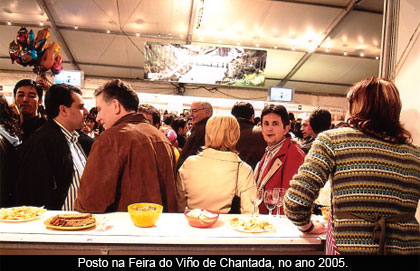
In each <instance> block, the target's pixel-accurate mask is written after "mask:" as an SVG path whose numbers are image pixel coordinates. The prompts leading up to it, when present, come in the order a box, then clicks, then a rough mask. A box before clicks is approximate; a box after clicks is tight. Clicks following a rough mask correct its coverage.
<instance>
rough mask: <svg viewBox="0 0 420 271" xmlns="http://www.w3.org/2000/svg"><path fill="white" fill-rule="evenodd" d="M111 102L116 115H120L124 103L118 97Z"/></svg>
mask: <svg viewBox="0 0 420 271" xmlns="http://www.w3.org/2000/svg"><path fill="white" fill-rule="evenodd" d="M111 103H112V108H113V109H114V113H115V114H116V115H119V114H120V113H121V106H122V105H121V104H120V102H119V101H118V100H117V99H113V100H112V101H111Z"/></svg>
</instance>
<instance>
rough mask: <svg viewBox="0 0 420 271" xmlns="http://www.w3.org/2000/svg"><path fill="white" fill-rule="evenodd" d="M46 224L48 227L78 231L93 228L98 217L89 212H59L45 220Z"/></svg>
mask: <svg viewBox="0 0 420 271" xmlns="http://www.w3.org/2000/svg"><path fill="white" fill-rule="evenodd" d="M44 224H45V226H47V228H48V229H54V230H61V231H78V230H84V229H89V228H92V227H93V226H95V225H96V219H95V216H93V215H92V214H89V213H71V214H59V215H56V216H53V217H50V218H49V219H47V220H45V222H44Z"/></svg>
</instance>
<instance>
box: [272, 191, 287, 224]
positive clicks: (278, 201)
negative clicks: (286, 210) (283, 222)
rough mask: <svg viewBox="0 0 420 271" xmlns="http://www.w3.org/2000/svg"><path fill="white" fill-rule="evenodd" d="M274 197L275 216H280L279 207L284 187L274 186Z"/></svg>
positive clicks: (281, 203)
mask: <svg viewBox="0 0 420 271" xmlns="http://www.w3.org/2000/svg"><path fill="white" fill-rule="evenodd" d="M273 193H274V197H275V198H276V199H277V217H280V207H281V206H282V205H283V198H284V194H285V193H286V189H284V188H278V187H277V188H274V189H273Z"/></svg>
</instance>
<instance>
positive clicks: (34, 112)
mask: <svg viewBox="0 0 420 271" xmlns="http://www.w3.org/2000/svg"><path fill="white" fill-rule="evenodd" d="M13 97H14V98H15V104H16V106H17V108H18V110H19V114H20V116H21V117H20V121H21V124H22V130H23V140H24V141H25V140H26V139H28V137H29V136H30V135H31V134H32V133H33V132H34V131H35V130H36V129H38V128H39V127H41V126H42V125H43V124H44V123H45V122H46V120H45V119H44V118H43V117H42V115H41V114H39V111H38V108H39V107H40V106H41V105H42V88H41V86H39V85H38V84H37V83H36V82H35V81H34V80H31V79H22V80H20V81H19V82H17V84H16V85H15V87H14V89H13Z"/></svg>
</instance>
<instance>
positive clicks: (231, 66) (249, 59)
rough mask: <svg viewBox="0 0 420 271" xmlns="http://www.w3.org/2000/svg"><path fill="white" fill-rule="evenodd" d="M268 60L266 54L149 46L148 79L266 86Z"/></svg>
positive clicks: (179, 45)
mask: <svg viewBox="0 0 420 271" xmlns="http://www.w3.org/2000/svg"><path fill="white" fill-rule="evenodd" d="M266 59H267V51H266V50H255V49H245V48H239V47H217V46H197V45H181V44H162V43H156V42H146V44H145V64H144V71H145V74H144V79H146V80H151V81H170V82H179V83H196V84H221V85H231V86H264V82H265V77H264V70H265V66H266Z"/></svg>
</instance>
